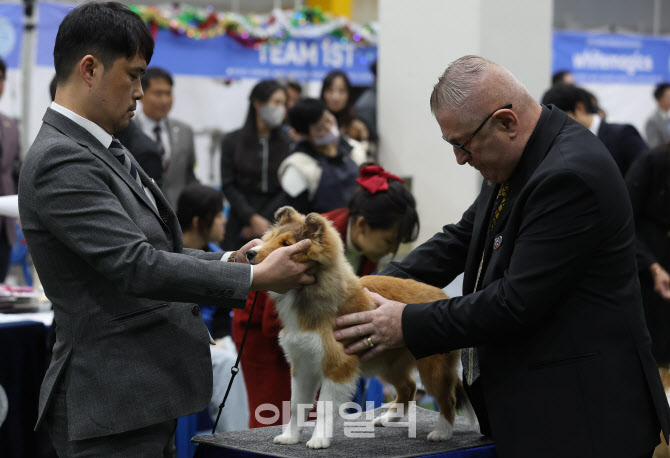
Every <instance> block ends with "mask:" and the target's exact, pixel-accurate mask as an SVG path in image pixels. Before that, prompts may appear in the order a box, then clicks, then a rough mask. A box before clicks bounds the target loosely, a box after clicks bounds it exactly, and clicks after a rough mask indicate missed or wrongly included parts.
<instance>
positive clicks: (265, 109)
mask: <svg viewBox="0 0 670 458" xmlns="http://www.w3.org/2000/svg"><path fill="white" fill-rule="evenodd" d="M260 115H261V119H262V120H263V122H265V124H267V125H268V127H269V128H270V129H274V128H275V127H279V126H281V124H282V123H283V122H284V118H285V117H286V107H284V106H281V105H279V106H276V107H271V106H270V105H263V106H262V107H261V109H260Z"/></svg>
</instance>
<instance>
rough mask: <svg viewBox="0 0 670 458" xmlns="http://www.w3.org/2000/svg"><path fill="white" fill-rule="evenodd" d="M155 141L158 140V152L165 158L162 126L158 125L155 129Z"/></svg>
mask: <svg viewBox="0 0 670 458" xmlns="http://www.w3.org/2000/svg"><path fill="white" fill-rule="evenodd" d="M154 139H155V140H156V144H157V145H158V150H159V152H160V153H161V156H165V147H164V146H163V138H162V136H161V126H160V124H156V127H154Z"/></svg>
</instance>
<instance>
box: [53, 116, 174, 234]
mask: <svg viewBox="0 0 670 458" xmlns="http://www.w3.org/2000/svg"><path fill="white" fill-rule="evenodd" d="M42 121H44V122H45V123H47V124H49V125H51V126H53V127H54V128H55V129H58V130H59V131H60V132H62V133H63V135H66V136H68V137H70V138H71V139H72V140H74V141H75V142H77V143H78V144H79V145H81V146H83V147H85V148H87V149H88V150H89V151H90V152H91V153H93V154H94V155H95V156H96V157H97V158H98V159H100V160H101V161H102V162H103V163H104V164H106V165H107V166H108V167H109V168H111V169H112V170H113V171H114V172H115V173H116V174H117V175H118V176H119V178H121V180H123V181H124V182H125V183H126V184H127V185H128V187H129V188H130V189H131V191H132V192H133V193H135V195H136V196H137V197H138V198H139V200H140V201H142V202H144V204H145V205H146V206H147V207H148V208H149V209H150V210H151V211H152V212H153V213H154V215H156V218H158V219H159V220H160V221H161V222H163V219H162V218H161V217H160V214H159V213H158V210H157V209H156V207H154V205H153V204H152V203H151V201H150V200H149V197H148V196H147V195H146V193H145V192H144V190H143V189H141V188H140V187H139V186H138V184H137V183H136V182H135V180H133V178H132V177H131V176H130V174H129V173H128V171H127V170H126V169H125V168H124V167H123V166H122V165H121V163H120V162H119V161H118V160H117V159H116V158H115V157H114V156H113V155H112V153H111V151H109V150H108V149H107V148H105V146H104V145H103V144H102V143H100V142H99V141H98V139H97V138H95V137H94V136H93V135H92V134H91V133H90V132H89V131H87V130H86V129H84V128H83V127H81V126H80V125H79V124H77V123H76V122H74V121H72V120H70V119H68V118H67V117H65V116H63V115H62V114H60V113H58V112H56V111H54V110H52V109H51V108H48V109H47V112H46V113H45V114H44V117H43V118H42ZM128 157H130V160H131V161H133V163H134V164H135V167H136V168H137V169H138V170H139V169H140V167H139V165H138V164H137V161H135V158H133V157H132V154H128ZM145 176H146V175H145ZM147 178H148V177H147ZM146 181H147V180H145V182H146ZM163 224H165V223H164V222H163Z"/></svg>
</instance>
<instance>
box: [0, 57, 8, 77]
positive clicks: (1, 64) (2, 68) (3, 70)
mask: <svg viewBox="0 0 670 458" xmlns="http://www.w3.org/2000/svg"><path fill="white" fill-rule="evenodd" d="M0 74H2V76H7V64H6V63H5V61H4V60H2V57H0Z"/></svg>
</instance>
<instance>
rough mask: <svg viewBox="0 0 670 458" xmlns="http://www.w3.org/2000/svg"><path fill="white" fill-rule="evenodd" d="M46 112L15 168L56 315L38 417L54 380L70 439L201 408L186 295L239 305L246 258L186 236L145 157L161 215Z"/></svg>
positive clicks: (85, 135) (88, 142)
mask: <svg viewBox="0 0 670 458" xmlns="http://www.w3.org/2000/svg"><path fill="white" fill-rule="evenodd" d="M43 121H44V122H43V124H42V128H41V129H40V132H39V133H38V135H37V138H36V139H35V141H34V143H33V145H32V147H31V148H30V151H29V152H28V154H27V156H26V160H25V164H24V167H23V170H22V173H21V177H20V180H19V212H20V214H21V222H22V226H23V232H24V234H25V237H26V240H27V242H28V246H29V248H30V253H31V256H32V258H33V262H34V264H35V268H36V269H37V273H38V275H39V277H40V280H41V281H42V285H43V286H44V291H45V294H46V295H47V297H48V298H49V299H50V300H51V302H52V304H53V308H54V316H55V320H56V321H57V322H58V329H57V331H56V343H55V345H54V348H53V356H52V359H51V364H50V366H49V368H48V370H47V373H46V375H45V377H44V381H43V382H42V389H41V392H40V408H39V418H38V424H37V426H39V424H40V422H41V421H42V420H43V419H44V417H45V413H46V412H47V411H48V408H49V405H50V401H51V399H52V397H53V395H54V393H55V392H56V390H57V389H60V390H62V391H64V392H65V395H66V401H67V413H68V425H69V437H68V438H69V439H70V440H80V439H87V438H92V437H98V436H105V435H110V434H116V433H120V432H124V431H129V430H133V429H138V428H143V427H145V426H148V425H152V424H156V423H159V422H163V421H166V420H170V419H174V418H177V417H181V416H183V415H187V414H190V413H194V412H198V411H200V410H202V409H203V408H204V407H205V406H206V405H207V403H208V402H209V400H210V398H211V392H212V366H211V364H212V363H211V358H210V351H209V345H208V342H209V334H208V333H207V328H206V326H205V323H204V322H203V320H202V317H201V316H200V312H199V308H197V306H195V305H194V304H193V302H198V303H202V304H207V305H218V306H228V307H230V306H238V307H242V306H244V301H245V299H246V296H247V294H248V291H249V275H250V273H249V269H250V267H249V266H248V265H244V264H240V265H237V264H234V263H226V262H221V261H220V258H221V253H205V252H202V251H197V250H190V249H186V248H183V241H182V234H181V230H180V228H179V223H178V222H177V218H176V216H175V214H174V212H173V211H172V209H171V208H170V206H169V204H168V202H167V199H166V198H165V196H163V194H162V193H161V191H160V189H159V188H158V186H157V185H156V183H155V182H153V181H152V180H151V179H150V178H149V177H148V176H147V175H146V174H145V173H144V171H142V169H141V168H138V171H139V175H140V178H141V180H142V183H143V185H144V186H146V187H147V188H149V189H150V190H151V192H152V193H153V195H154V197H155V199H156V203H157V206H158V208H161V209H163V211H164V212H165V214H166V219H165V220H163V219H162V218H161V216H160V213H159V210H157V208H156V207H154V206H153V204H152V203H151V201H150V200H149V199H148V197H147V195H146V194H145V193H144V191H143V190H142V188H140V186H139V185H138V184H137V183H136V181H135V180H133V178H132V177H131V176H130V174H129V173H128V171H127V170H126V169H125V168H124V167H123V166H122V165H121V164H120V163H119V161H117V160H116V158H114V156H113V155H112V154H111V152H110V151H109V150H108V149H107V148H106V147H105V146H103V145H102V144H101V143H100V142H99V141H98V140H97V139H96V138H95V137H94V136H93V135H91V134H90V133H89V132H88V131H87V130H85V129H84V128H82V127H81V126H79V125H78V124H76V123H75V122H73V121H71V120H70V119H68V118H67V117H65V116H63V115H61V114H59V113H57V112H55V111H53V110H51V109H48V110H47V112H46V114H45V115H44V118H43ZM131 160H133V159H132V158H131ZM135 165H136V167H137V164H136V163H135Z"/></svg>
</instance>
